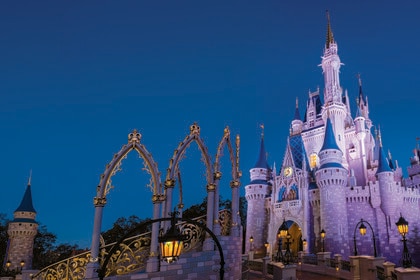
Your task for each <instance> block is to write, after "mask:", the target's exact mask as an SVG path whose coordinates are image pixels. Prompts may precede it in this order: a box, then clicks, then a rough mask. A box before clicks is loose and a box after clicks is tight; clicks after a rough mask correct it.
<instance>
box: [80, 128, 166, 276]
mask: <svg viewBox="0 0 420 280" xmlns="http://www.w3.org/2000/svg"><path fill="white" fill-rule="evenodd" d="M140 140H141V134H140V133H139V132H138V131H137V130H133V131H132V132H131V133H129V134H128V143H127V144H125V145H123V146H122V148H121V149H120V151H119V152H118V153H116V154H114V157H113V158H112V160H111V161H110V162H109V163H108V164H107V165H106V166H105V171H104V173H103V174H101V178H100V181H99V185H98V186H97V188H96V196H95V197H94V199H93V204H94V206H95V217H94V223H93V233H92V245H91V257H90V260H89V264H88V265H87V269H86V277H87V278H89V277H93V276H94V275H95V273H96V270H97V269H98V268H99V244H100V236H101V227H102V216H103V208H104V207H105V205H106V201H107V200H106V196H107V195H108V194H109V192H110V190H111V189H112V188H113V186H112V181H111V178H112V176H114V175H115V174H116V173H117V172H118V171H119V170H120V166H121V163H122V161H123V160H124V159H125V158H126V157H127V154H128V153H130V152H131V151H133V150H135V151H137V152H138V154H139V156H140V157H141V158H142V159H143V160H144V169H145V170H146V172H148V173H149V174H150V175H151V180H150V183H149V185H148V186H149V188H150V189H151V191H152V199H151V201H152V203H153V219H157V218H159V209H160V205H161V203H162V202H163V201H164V200H165V197H164V195H162V190H161V188H162V184H161V180H160V173H159V170H158V168H157V164H156V162H155V161H154V159H153V157H152V155H151V154H150V153H149V152H148V151H147V149H146V148H145V146H144V145H143V144H141V143H140ZM158 231H159V225H158V224H153V225H152V237H151V245H150V248H151V249H150V250H151V251H150V256H151V257H154V258H155V259H156V256H157V255H158V252H157V251H156V248H157V244H158V242H157V240H158ZM149 260H152V258H150V259H149ZM152 261H155V262H156V260H152Z"/></svg>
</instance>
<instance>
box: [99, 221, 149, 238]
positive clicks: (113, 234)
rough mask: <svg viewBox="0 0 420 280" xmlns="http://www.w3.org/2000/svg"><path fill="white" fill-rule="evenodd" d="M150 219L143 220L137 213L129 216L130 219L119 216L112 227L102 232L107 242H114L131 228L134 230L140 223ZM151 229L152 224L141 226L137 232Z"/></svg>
mask: <svg viewBox="0 0 420 280" xmlns="http://www.w3.org/2000/svg"><path fill="white" fill-rule="evenodd" d="M148 220H150V219H145V220H142V219H140V218H139V217H137V216H135V215H131V216H130V217H128V219H127V218H124V217H121V218H118V219H117V221H115V223H114V225H113V227H112V228H111V229H109V230H107V231H105V232H103V233H102V237H103V239H104V241H105V244H109V243H113V242H116V241H118V240H120V239H121V238H122V237H123V236H125V235H126V234H127V233H129V232H130V231H131V230H133V229H134V228H136V227H137V226H138V225H140V224H141V223H144V222H146V221H148ZM151 230H152V228H151V225H149V226H147V227H144V228H139V230H138V231H137V232H136V234H140V233H144V232H148V231H151Z"/></svg>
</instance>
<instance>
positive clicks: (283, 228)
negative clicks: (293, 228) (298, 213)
mask: <svg viewBox="0 0 420 280" xmlns="http://www.w3.org/2000/svg"><path fill="white" fill-rule="evenodd" d="M288 231H289V229H288V227H287V224H286V220H283V223H282V224H281V226H280V228H279V231H278V233H277V237H278V239H279V248H278V250H277V261H279V262H281V261H283V252H282V248H281V247H282V239H283V238H285V237H286V236H287V233H288Z"/></svg>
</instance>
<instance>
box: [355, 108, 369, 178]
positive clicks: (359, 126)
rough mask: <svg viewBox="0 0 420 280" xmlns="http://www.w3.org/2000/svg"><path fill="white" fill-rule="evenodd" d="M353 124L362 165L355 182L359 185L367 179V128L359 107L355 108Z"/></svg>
mask: <svg viewBox="0 0 420 280" xmlns="http://www.w3.org/2000/svg"><path fill="white" fill-rule="evenodd" d="M354 124H355V126H356V138H357V141H358V142H359V147H360V155H359V156H360V164H361V165H362V168H361V171H362V172H361V173H362V174H361V176H359V181H358V182H357V183H358V184H359V185H360V186H365V185H366V181H367V155H366V145H365V139H366V135H367V130H366V126H365V118H364V117H363V114H362V113H361V111H360V107H358V108H357V111H356V117H355V118H354Z"/></svg>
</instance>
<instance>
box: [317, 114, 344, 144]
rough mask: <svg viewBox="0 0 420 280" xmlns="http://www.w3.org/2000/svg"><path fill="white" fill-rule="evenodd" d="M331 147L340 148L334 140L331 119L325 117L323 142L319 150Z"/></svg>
mask: <svg viewBox="0 0 420 280" xmlns="http://www.w3.org/2000/svg"><path fill="white" fill-rule="evenodd" d="M331 149H334V150H340V148H339V147H338V145H337V142H336V141H335V136H334V131H333V128H332V124H331V120H330V118H327V125H326V126H325V137H324V144H323V145H322V148H321V151H322V150H331Z"/></svg>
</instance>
